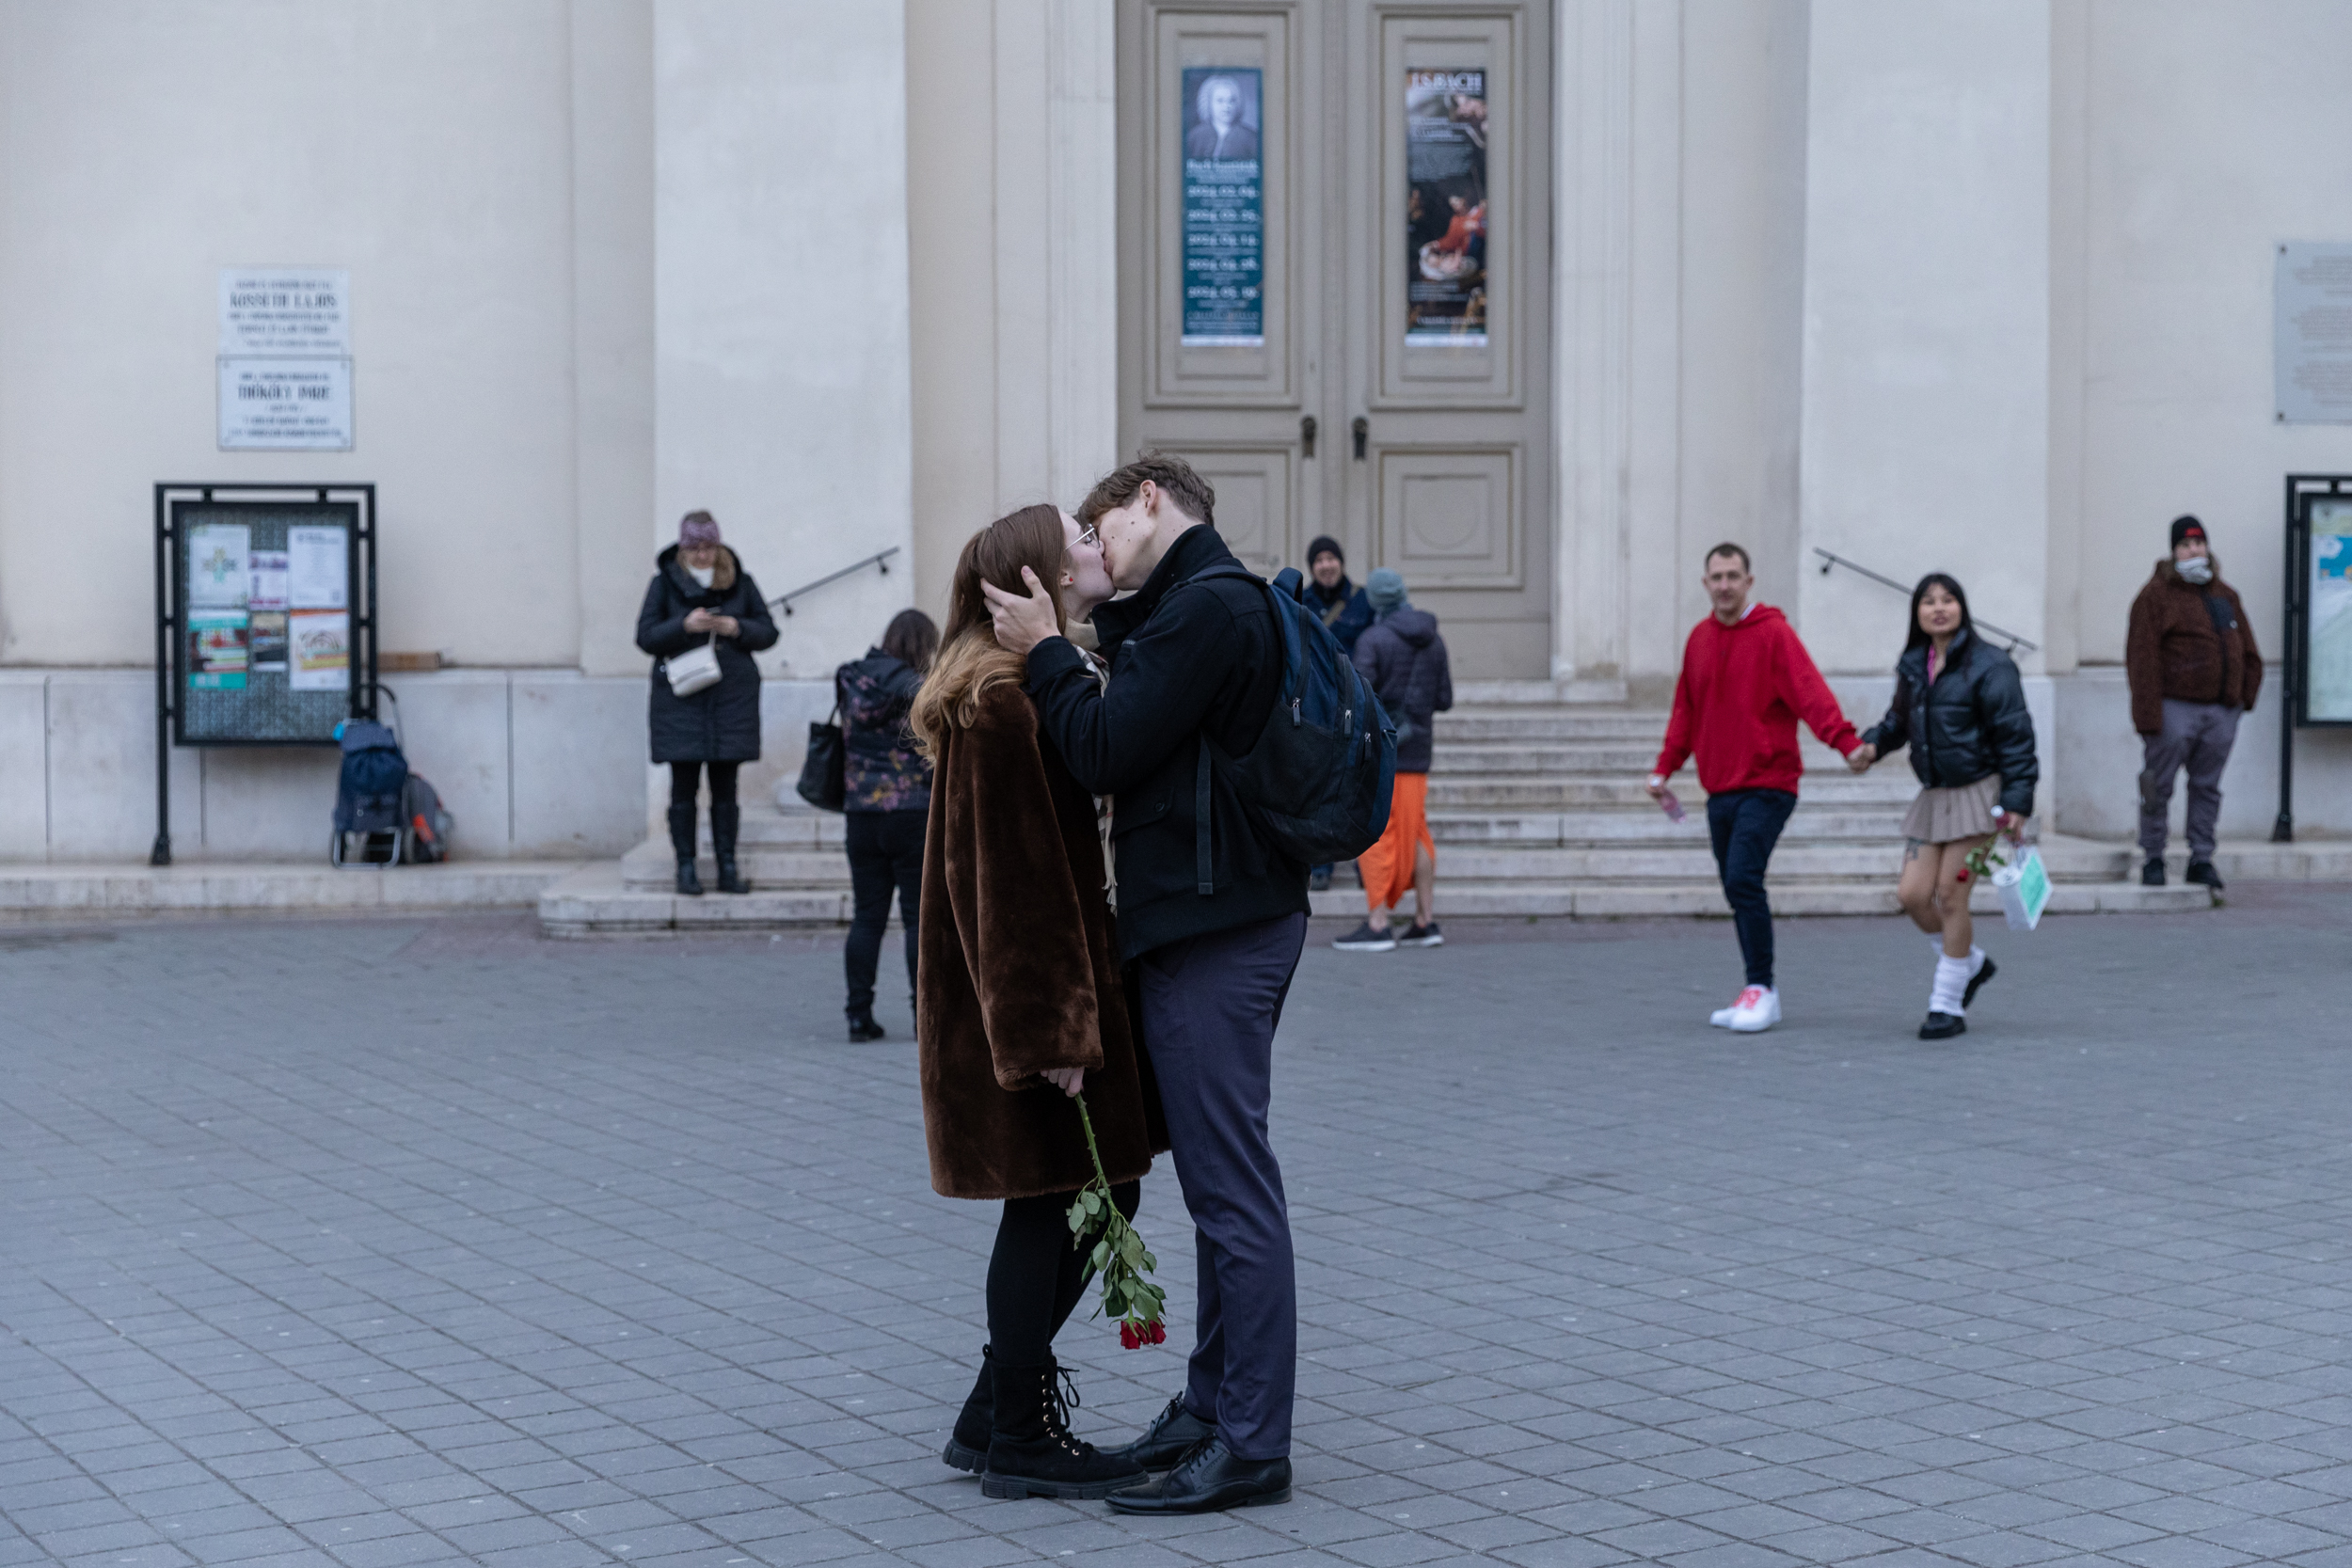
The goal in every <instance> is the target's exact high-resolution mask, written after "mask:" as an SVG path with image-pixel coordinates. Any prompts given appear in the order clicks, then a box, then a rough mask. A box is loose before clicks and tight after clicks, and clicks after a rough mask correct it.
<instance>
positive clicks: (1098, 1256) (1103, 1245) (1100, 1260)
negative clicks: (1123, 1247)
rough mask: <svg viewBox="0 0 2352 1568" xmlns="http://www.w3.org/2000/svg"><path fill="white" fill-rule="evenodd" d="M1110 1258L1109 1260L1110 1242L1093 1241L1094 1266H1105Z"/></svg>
mask: <svg viewBox="0 0 2352 1568" xmlns="http://www.w3.org/2000/svg"><path fill="white" fill-rule="evenodd" d="M1110 1260H1111V1244H1110V1243H1108V1242H1097V1243H1094V1266H1095V1267H1096V1268H1098V1269H1100V1268H1104V1267H1105V1266H1107V1265H1108V1264H1109V1262H1110Z"/></svg>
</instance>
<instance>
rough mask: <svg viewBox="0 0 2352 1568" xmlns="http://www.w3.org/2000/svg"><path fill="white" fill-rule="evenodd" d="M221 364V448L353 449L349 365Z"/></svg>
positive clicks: (336, 362) (242, 361)
mask: <svg viewBox="0 0 2352 1568" xmlns="http://www.w3.org/2000/svg"><path fill="white" fill-rule="evenodd" d="M219 364H220V450H221V451H350V450H351V361H350V360H348V359H228V358H224V359H222V360H220V361H219Z"/></svg>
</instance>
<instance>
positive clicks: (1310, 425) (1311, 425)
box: [1298, 414, 1315, 457]
mask: <svg viewBox="0 0 2352 1568" xmlns="http://www.w3.org/2000/svg"><path fill="white" fill-rule="evenodd" d="M1298 445H1299V448H1300V454H1301V455H1302V456H1306V457H1312V456H1313V455H1314V454H1315V417H1314V416H1313V415H1312V414H1310V415H1308V416H1307V417H1306V418H1305V419H1303V420H1299V421H1298Z"/></svg>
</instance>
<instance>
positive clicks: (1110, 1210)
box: [1070, 1097, 1168, 1350]
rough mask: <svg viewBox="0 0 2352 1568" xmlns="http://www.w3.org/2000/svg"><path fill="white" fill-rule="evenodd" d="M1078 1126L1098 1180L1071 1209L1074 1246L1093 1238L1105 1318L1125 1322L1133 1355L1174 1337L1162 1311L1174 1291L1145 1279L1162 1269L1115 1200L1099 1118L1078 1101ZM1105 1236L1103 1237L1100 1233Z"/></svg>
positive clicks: (1091, 1265) (1122, 1335)
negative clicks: (1099, 1143) (1097, 1133)
mask: <svg viewBox="0 0 2352 1568" xmlns="http://www.w3.org/2000/svg"><path fill="white" fill-rule="evenodd" d="M1078 1125H1079V1126H1080V1127H1081V1128H1083V1129H1085V1131H1086V1135H1087V1157H1088V1158H1089V1159H1090V1160H1092V1161H1093V1162H1094V1180H1091V1181H1089V1182H1088V1183H1087V1184H1086V1185H1085V1186H1084V1187H1081V1188H1079V1189H1078V1197H1077V1201H1076V1202H1074V1203H1073V1204H1071V1206H1070V1229H1071V1232H1072V1235H1073V1238H1074V1239H1073V1241H1072V1242H1071V1243H1070V1244H1071V1245H1072V1246H1073V1247H1083V1246H1085V1245H1086V1244H1087V1243H1088V1241H1089V1238H1091V1239H1093V1241H1094V1250H1093V1251H1092V1252H1091V1253H1090V1254H1089V1256H1088V1258H1087V1267H1088V1269H1089V1272H1091V1273H1095V1274H1099V1275H1102V1276H1103V1314H1104V1316H1105V1317H1111V1318H1117V1319H1118V1320H1119V1342H1120V1344H1121V1345H1123V1346H1125V1347H1126V1348H1127V1349H1129V1350H1136V1349H1140V1348H1141V1347H1142V1346H1145V1345H1156V1344H1160V1343H1162V1342H1164V1341H1165V1340H1166V1339H1167V1338H1168V1327H1167V1325H1166V1324H1165V1323H1161V1322H1160V1308H1161V1307H1163V1306H1164V1305H1165V1304H1166V1303H1167V1301H1168V1292H1166V1291H1162V1290H1161V1289H1160V1288H1159V1287H1158V1286H1157V1285H1154V1284H1152V1282H1151V1281H1150V1280H1149V1279H1146V1278H1145V1277H1144V1275H1148V1274H1150V1273H1151V1272H1152V1270H1154V1269H1156V1268H1158V1267H1159V1266H1160V1260H1159V1259H1156V1258H1154V1257H1152V1254H1151V1252H1150V1251H1149V1250H1148V1249H1146V1248H1145V1246H1144V1244H1143V1238H1142V1237H1141V1236H1138V1235H1136V1227H1134V1226H1132V1225H1129V1224H1128V1223H1127V1216H1126V1215H1124V1214H1122V1213H1120V1212H1119V1205H1118V1204H1116V1203H1113V1202H1112V1201H1111V1183H1110V1178H1109V1177H1107V1176H1105V1175H1104V1172H1103V1153H1102V1150H1101V1149H1099V1148H1096V1147H1095V1144H1094V1118H1093V1117H1089V1116H1088V1115H1087V1102H1086V1101H1085V1099H1084V1098H1083V1097H1081V1098H1080V1099H1079V1100H1078ZM1098 1232H1099V1234H1098Z"/></svg>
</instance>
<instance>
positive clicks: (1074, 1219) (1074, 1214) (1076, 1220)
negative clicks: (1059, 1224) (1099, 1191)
mask: <svg viewBox="0 0 2352 1568" xmlns="http://www.w3.org/2000/svg"><path fill="white" fill-rule="evenodd" d="M1086 1227H1087V1212H1086V1205H1084V1204H1082V1203H1073V1204H1072V1205H1071V1206H1070V1228H1071V1229H1073V1230H1084V1229H1085V1228H1086Z"/></svg>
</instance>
